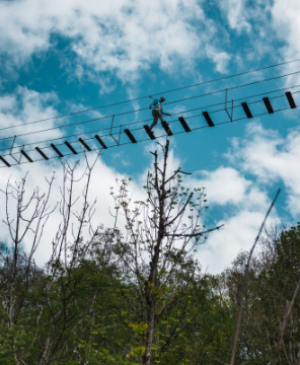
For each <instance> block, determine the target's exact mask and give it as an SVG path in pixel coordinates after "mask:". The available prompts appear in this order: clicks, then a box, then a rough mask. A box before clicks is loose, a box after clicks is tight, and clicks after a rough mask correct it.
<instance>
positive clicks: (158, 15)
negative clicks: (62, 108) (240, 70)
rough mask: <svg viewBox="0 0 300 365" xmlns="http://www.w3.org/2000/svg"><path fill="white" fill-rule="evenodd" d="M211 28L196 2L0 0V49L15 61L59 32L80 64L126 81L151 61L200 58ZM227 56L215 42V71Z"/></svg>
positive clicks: (170, 63)
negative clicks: (113, 74)
mask: <svg viewBox="0 0 300 365" xmlns="http://www.w3.org/2000/svg"><path fill="white" fill-rule="evenodd" d="M216 30H217V26H216V24H215V23H214V22H213V21H212V20H210V19H208V18H207V17H206V16H205V14H204V12H203V10H202V8H201V7H200V5H199V3H198V2H197V1H196V0H186V1H183V0H166V1H164V2H161V1H159V0H151V1H149V0H147V1H138V0H127V1H125V2H124V1H123V0H116V1H114V2H103V1H102V2H99V1H96V0H89V1H86V2H82V1H81V0H65V1H63V2H61V1H59V0H20V1H16V2H1V3H0V49H2V50H3V51H2V52H3V53H5V54H7V55H9V56H10V57H12V58H13V60H14V63H15V64H17V65H21V64H22V63H24V62H25V61H26V60H28V59H29V58H30V57H31V56H32V54H34V53H38V52H43V51H46V50H48V49H49V48H50V47H51V46H52V45H53V44H52V43H51V42H52V40H51V35H55V34H58V35H60V36H62V37H66V38H67V39H69V40H70V45H71V47H72V49H73V51H74V52H75V54H76V55H77V57H78V60H79V61H80V62H82V63H84V64H85V65H88V66H90V67H91V68H92V69H93V70H95V71H97V72H98V71H109V72H112V73H117V75H118V76H119V77H121V78H122V79H128V80H132V77H133V75H134V73H135V72H136V71H138V70H142V69H148V68H149V66H150V65H151V64H154V63H158V64H159V65H160V67H161V68H162V69H163V70H165V71H167V72H171V71H172V70H173V68H174V67H177V66H178V65H179V64H184V65H186V66H190V65H192V63H193V62H194V60H195V59H196V58H198V57H201V56H205V45H207V44H210V45H211V44H212V45H214V44H215V43H216V40H215V37H214V35H215V33H216ZM218 52H220V55H218ZM210 53H211V51H210ZM209 57H210V56H209ZM228 57H229V56H228V55H227V54H226V53H225V52H224V51H218V49H217V48H216V46H214V55H213V57H212V59H213V61H214V62H215V63H216V68H217V70H220V71H221V72H223V70H224V62H225V61H226V60H227V58H228ZM75 71H76V74H77V76H78V77H79V78H81V77H82V75H83V69H82V68H80V66H76V69H75Z"/></svg>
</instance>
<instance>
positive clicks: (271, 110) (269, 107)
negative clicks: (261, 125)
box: [263, 97, 274, 114]
mask: <svg viewBox="0 0 300 365" xmlns="http://www.w3.org/2000/svg"><path fill="white" fill-rule="evenodd" d="M263 101H264V103H265V106H266V108H267V111H268V113H269V114H273V113H274V109H273V107H272V105H271V102H270V99H269V98H268V97H265V98H263Z"/></svg>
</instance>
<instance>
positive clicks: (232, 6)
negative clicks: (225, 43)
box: [220, 0, 251, 32]
mask: <svg viewBox="0 0 300 365" xmlns="http://www.w3.org/2000/svg"><path fill="white" fill-rule="evenodd" d="M220 7H221V9H223V11H224V12H225V14H226V16H227V19H228V23H229V25H230V27H231V28H232V29H236V30H237V31H239V32H241V31H243V30H245V31H247V32H250V31H251V24H250V23H249V21H248V20H247V11H246V2H245V1H244V0H223V1H221V2H220Z"/></svg>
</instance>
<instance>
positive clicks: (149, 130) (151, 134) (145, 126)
mask: <svg viewBox="0 0 300 365" xmlns="http://www.w3.org/2000/svg"><path fill="white" fill-rule="evenodd" d="M144 129H145V131H146V133H147V134H148V136H149V137H150V139H155V135H154V133H153V132H152V130H151V129H150V128H149V126H148V125H144Z"/></svg>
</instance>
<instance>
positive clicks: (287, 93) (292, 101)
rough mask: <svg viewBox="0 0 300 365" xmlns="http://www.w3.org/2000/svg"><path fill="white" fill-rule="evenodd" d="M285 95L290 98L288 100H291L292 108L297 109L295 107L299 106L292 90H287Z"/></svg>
mask: <svg viewBox="0 0 300 365" xmlns="http://www.w3.org/2000/svg"><path fill="white" fill-rule="evenodd" d="M285 95H286V97H287V99H288V102H289V104H290V107H291V109H295V108H297V105H296V103H295V100H294V98H293V95H292V93H291V92H290V91H287V92H286V93H285Z"/></svg>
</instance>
